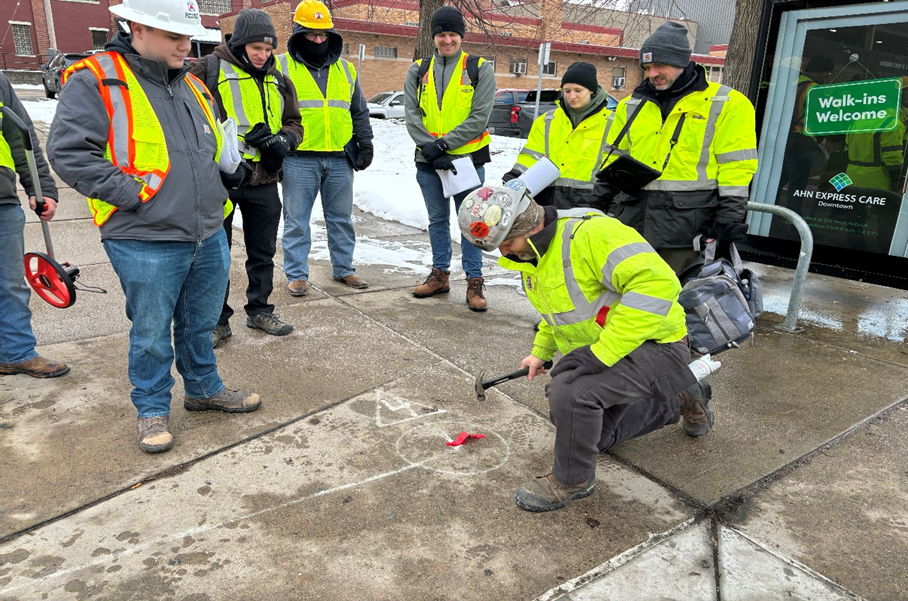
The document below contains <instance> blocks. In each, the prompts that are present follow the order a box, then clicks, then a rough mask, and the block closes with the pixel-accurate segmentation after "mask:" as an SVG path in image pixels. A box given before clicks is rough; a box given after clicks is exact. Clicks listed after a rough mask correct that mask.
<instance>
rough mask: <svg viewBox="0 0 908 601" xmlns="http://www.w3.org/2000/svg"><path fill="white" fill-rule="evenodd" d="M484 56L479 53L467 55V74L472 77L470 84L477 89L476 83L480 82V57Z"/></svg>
mask: <svg viewBox="0 0 908 601" xmlns="http://www.w3.org/2000/svg"><path fill="white" fill-rule="evenodd" d="M480 58H482V57H480V56H479V55H477V54H468V55H467V76H468V77H469V78H470V85H471V86H473V89H474V90H475V89H476V84H477V83H479V59H480Z"/></svg>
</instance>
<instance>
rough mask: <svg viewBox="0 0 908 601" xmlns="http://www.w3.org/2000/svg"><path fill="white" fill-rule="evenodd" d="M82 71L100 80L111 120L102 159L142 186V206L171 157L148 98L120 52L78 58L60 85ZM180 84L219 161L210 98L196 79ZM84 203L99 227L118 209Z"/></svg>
mask: <svg viewBox="0 0 908 601" xmlns="http://www.w3.org/2000/svg"><path fill="white" fill-rule="evenodd" d="M82 69H86V70H88V71H89V72H91V73H92V74H93V75H94V76H95V78H96V79H97V80H98V90H99V92H100V93H101V99H102V100H103V102H104V108H105V109H106V111H107V115H108V118H109V119H110V132H109V135H108V138H107V147H106V149H105V152H104V158H105V159H107V160H108V161H110V162H111V163H113V164H114V165H115V166H117V167H118V168H119V169H120V171H122V172H123V173H125V174H127V175H131V176H132V177H134V178H135V179H136V181H138V182H139V183H141V185H142V188H141V190H140V191H139V199H140V200H141V201H142V202H143V203H144V202H148V201H150V200H151V199H152V198H154V195H155V194H157V192H158V190H160V189H161V186H162V185H163V184H164V180H165V178H166V177H167V174H168V173H169V172H170V157H169V156H168V152H167V141H166V140H165V138H164V131H163V130H162V128H161V123H160V121H158V117H157V114H156V113H155V111H154V108H153V107H152V105H151V102H149V100H148V96H146V95H145V91H144V90H143V89H142V85H141V84H140V83H139V80H138V79H137V78H136V76H135V74H134V73H133V72H132V69H131V68H130V67H129V64H128V63H127V62H126V59H124V58H123V56H122V55H121V54H120V53H119V52H104V53H101V54H95V55H93V56H90V57H88V58H85V59H82V60H81V61H79V62H78V63H76V64H74V65H72V66H71V67H70V68H69V69H67V70H66V72H65V73H64V74H63V81H64V84H65V82H66V80H67V79H68V78H69V77H70V76H71V75H72V74H73V73H75V72H77V71H80V70H82ZM183 81H184V82H185V84H186V85H187V86H188V87H189V89H190V91H191V92H192V95H193V97H194V98H195V99H196V101H197V102H198V103H199V106H200V107H201V109H202V112H203V113H204V114H205V118H206V119H207V121H208V127H209V128H210V129H211V132H212V134H213V135H214V137H215V139H216V142H217V143H216V150H215V155H214V157H213V160H214V161H215V162H217V161H218V159H219V157H220V154H221V148H222V140H221V134H220V129H219V127H218V124H217V120H216V118H215V112H214V111H215V108H214V105H213V104H212V100H211V94H210V93H209V91H208V88H206V87H205V84H204V83H202V80H200V79H199V78H197V77H195V76H194V75H190V74H188V73H187V74H186V76H185V78H183ZM86 200H87V202H88V208H89V209H90V210H91V213H92V217H93V219H94V223H95V225H97V226H101V225H104V223H105V222H106V221H107V220H108V219H110V216H111V215H112V214H113V213H114V211H116V210H117V207H115V206H114V205H112V204H110V203H107V202H104V201H103V200H100V199H98V198H87V199H86ZM232 208H233V205H232V203H231V202H230V201H229V200H228V201H227V202H226V204H225V205H224V216H225V217H226V216H227V215H229V214H230V211H231V210H232Z"/></svg>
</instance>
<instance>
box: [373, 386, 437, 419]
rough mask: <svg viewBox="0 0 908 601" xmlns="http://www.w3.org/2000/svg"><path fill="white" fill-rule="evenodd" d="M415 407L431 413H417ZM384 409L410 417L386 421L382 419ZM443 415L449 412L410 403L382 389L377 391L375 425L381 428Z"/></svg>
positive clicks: (414, 402) (413, 402)
mask: <svg viewBox="0 0 908 601" xmlns="http://www.w3.org/2000/svg"><path fill="white" fill-rule="evenodd" d="M414 405H415V406H417V407H421V408H424V409H430V410H431V411H428V412H420V411H417V410H416V409H414V408H413V406H414ZM382 407H384V408H385V409H387V410H388V411H391V412H392V413H401V412H406V413H405V415H408V417H404V418H401V419H396V420H394V421H385V420H384V419H383V418H382V413H383V411H382ZM442 413H447V411H445V410H444V409H438V408H436V407H430V406H429V405H423V404H422V403H417V402H416V401H408V400H407V399H404V398H402V397H399V396H397V395H396V394H390V393H388V392H385V391H384V390H382V389H381V388H376V389H375V425H376V426H378V427H379V428H386V427H388V426H394V425H396V424H402V423H404V422H409V421H413V420H414V419H419V418H421V417H428V416H430V415H441V414H442Z"/></svg>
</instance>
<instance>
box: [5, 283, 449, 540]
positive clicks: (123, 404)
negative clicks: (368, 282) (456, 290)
mask: <svg viewBox="0 0 908 601" xmlns="http://www.w3.org/2000/svg"><path fill="white" fill-rule="evenodd" d="M285 313H286V314H287V316H288V318H289V319H290V320H291V321H293V322H294V323H301V324H302V323H306V324H307V327H305V328H299V329H298V330H297V331H295V332H293V333H292V334H290V335H289V336H283V337H274V336H268V335H267V334H264V333H261V332H257V331H254V330H249V329H248V328H245V327H242V328H236V333H235V334H234V338H233V339H232V341H231V343H230V344H229V345H227V347H225V348H224V349H223V350H221V349H219V350H218V368H219V371H220V373H221V376H222V378H223V380H224V382H225V384H226V385H227V386H230V387H232V388H243V389H246V390H252V391H255V392H258V393H259V394H261V396H262V398H263V399H264V401H265V404H264V406H263V408H262V409H260V410H259V411H257V412H255V413H252V414H248V415H240V416H236V415H225V414H217V413H216V412H215V413H211V412H201V413H196V412H185V411H184V410H183V409H182V404H181V403H180V399H181V398H182V384H181V383H180V379H179V377H177V380H178V383H177V385H176V386H175V387H174V391H173V398H174V399H175V401H174V402H173V403H172V410H173V413H172V415H171V420H172V424H173V429H174V433H175V438H176V444H175V447H174V449H173V450H171V451H169V452H168V453H167V454H166V455H164V456H150V455H145V454H143V453H141V452H140V451H139V450H138V449H137V448H136V446H135V441H134V434H133V431H134V424H135V410H134V408H133V407H132V405H131V403H130V402H129V391H130V386H129V382H128V380H127V379H126V357H127V337H126V335H125V334H120V335H115V336H108V337H100V338H93V339H90V340H83V341H80V342H79V343H78V345H76V344H74V343H62V344H59V345H52V346H49V347H42V348H41V349H39V351H40V352H41V353H44V354H47V355H48V356H51V357H60V358H63V359H65V360H66V361H68V362H69V364H70V366H71V367H72V372H71V373H70V374H68V375H67V376H64V377H62V378H58V379H53V380H34V379H32V378H28V377H27V376H13V377H5V378H2V379H0V399H2V401H3V402H0V423H3V424H5V425H4V427H3V428H2V429H0V449H2V451H0V473H3V474H4V477H3V479H2V481H0V537H2V536H4V535H8V534H10V533H11V532H15V531H17V530H20V529H22V528H27V527H29V526H31V525H33V524H36V523H38V522H41V521H43V520H46V519H48V518H51V517H53V516H56V515H59V514H61V513H63V512H65V511H68V510H71V509H74V508H77V507H79V506H81V505H83V504H85V503H88V502H91V501H93V500H95V499H97V498H99V497H102V496H104V495H106V494H109V493H113V492H115V491H118V490H121V489H122V488H124V487H126V486H130V485H132V484H133V483H135V482H136V481H138V480H141V479H143V478H145V477H148V476H150V475H152V474H155V473H159V472H161V471H162V470H166V469H168V468H171V467H173V466H177V465H181V464H183V463H185V462H187V461H191V460H193V459H197V458H198V457H201V456H204V455H205V454H207V453H210V452H212V451H214V450H216V449H219V448H223V447H224V446H227V445H230V444H234V443H236V442H239V441H241V440H244V439H246V438H248V437H250V436H254V435H256V434H258V433H261V432H263V431H265V430H268V429H269V428H274V427H275V426H277V425H279V424H282V423H286V422H288V421H292V420H294V419H298V418H300V417H301V416H304V415H306V414H308V413H311V412H313V411H316V410H318V409H320V408H323V407H325V406H327V405H330V404H331V403H335V402H337V401H340V400H342V399H345V398H348V397H350V396H352V395H355V394H359V393H362V392H363V391H365V390H369V389H371V388H373V387H375V386H377V385H379V384H381V383H383V382H386V381H388V380H391V379H394V378H396V377H399V376H401V375H403V374H408V373H412V372H413V371H414V370H421V369H423V368H424V367H425V366H426V365H428V364H429V363H434V362H435V361H437V359H436V358H435V357H434V356H432V355H430V354H429V353H426V352H425V351H424V350H422V349H420V348H418V347H417V346H414V345H413V344H412V343H410V342H408V341H407V340H405V339H403V338H402V337H400V336H398V335H396V334H394V333H393V332H390V331H388V330H387V329H386V328H385V327H383V326H381V325H380V324H378V323H376V322H374V321H373V320H371V319H369V318H367V317H365V316H362V315H360V314H359V313H357V312H356V311H354V310H352V309H350V308H348V307H344V306H343V305H341V304H339V303H337V302H336V301H333V300H322V301H314V302H308V303H297V304H294V305H292V306H288V307H287V309H286V311H285ZM378 340H380V341H381V344H380V345H379V344H376V341H378ZM351 356H355V357H357V361H356V362H355V364H354V365H348V364H347V358H348V357H351ZM331 366H335V367H334V368H332V367H331ZM190 431H192V432H191V433H190ZM61 458H69V461H68V462H67V468H66V469H65V470H63V471H62V472H61V471H60V469H59V468H60V461H61Z"/></svg>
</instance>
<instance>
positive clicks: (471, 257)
mask: <svg viewBox="0 0 908 601" xmlns="http://www.w3.org/2000/svg"><path fill="white" fill-rule="evenodd" d="M476 172H477V173H478V174H479V181H483V180H485V169H484V168H483V167H476ZM416 183H418V184H419V187H420V189H421V190H422V197H423V200H424V201H425V203H426V210H427V211H428V212H429V243H430V244H431V245H432V267H434V268H436V269H441V270H443V271H448V269H449V268H450V267H451V224H450V222H451V201H449V200H448V199H447V197H445V196H444V195H443V192H442V187H441V179H439V177H438V174H437V173H435V171H434V170H433V169H431V168H430V167H428V166H423V165H421V164H419V163H417V165H416ZM473 190H475V188H473ZM473 190H466V191H464V192H461V193H460V194H458V195H456V196H455V197H454V211H455V212H456V211H457V210H458V209H460V203H462V202H463V199H464V198H466V197H467V194H469V193H470V192H472V191H473ZM460 252H461V261H462V264H463V270H464V273H466V274H467V277H468V278H481V277H482V249H480V248H478V247H476V246H473V245H472V244H471V243H469V242H467V240H466V239H465V238H464V237H463V236H461V237H460Z"/></svg>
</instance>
